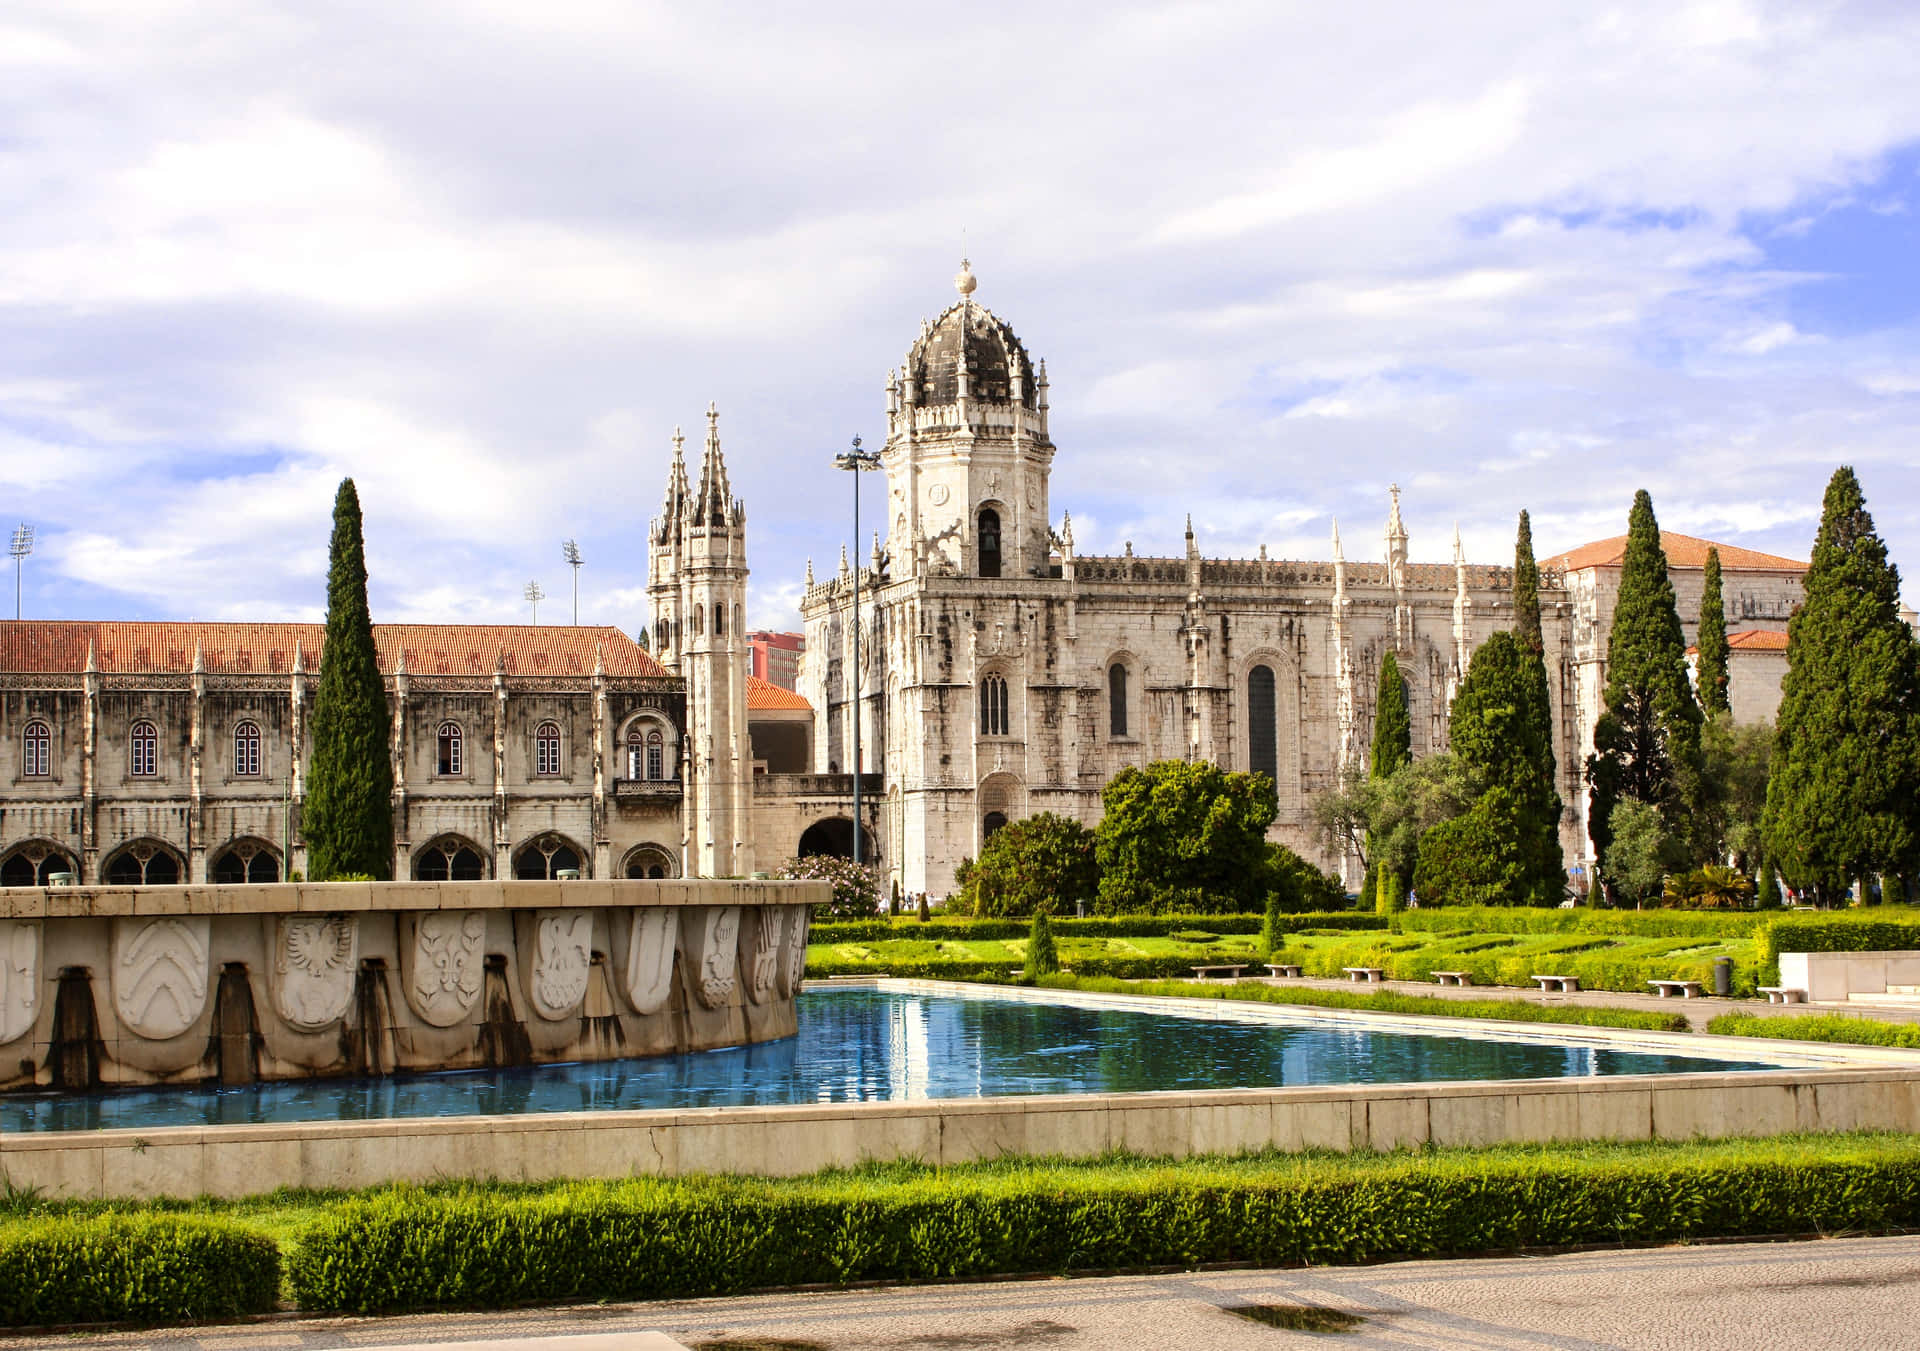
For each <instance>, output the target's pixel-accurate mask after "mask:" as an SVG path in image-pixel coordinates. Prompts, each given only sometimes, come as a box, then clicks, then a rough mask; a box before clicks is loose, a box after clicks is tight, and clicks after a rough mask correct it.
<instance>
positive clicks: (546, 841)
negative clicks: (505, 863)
mask: <svg viewBox="0 0 1920 1351" xmlns="http://www.w3.org/2000/svg"><path fill="white" fill-rule="evenodd" d="M569 871H571V872H575V873H578V872H580V871H581V867H580V853H579V851H578V850H576V849H575V848H574V847H573V846H572V845H570V844H568V843H567V842H566V841H565V840H563V839H561V838H560V837H559V836H558V835H542V836H541V837H540V838H539V839H537V840H535V841H534V842H533V843H532V844H530V845H528V846H527V847H526V848H525V849H522V850H521V851H520V854H519V857H517V858H515V859H514V861H513V875H514V876H515V877H517V878H519V879H521V880H522V881H536V882H537V881H541V880H543V879H550V878H555V877H558V876H559V875H560V874H561V873H563V872H569Z"/></svg>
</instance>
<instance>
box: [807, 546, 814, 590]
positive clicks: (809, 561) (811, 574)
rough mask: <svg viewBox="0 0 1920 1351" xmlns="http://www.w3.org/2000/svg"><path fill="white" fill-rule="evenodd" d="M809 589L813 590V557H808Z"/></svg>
mask: <svg viewBox="0 0 1920 1351" xmlns="http://www.w3.org/2000/svg"><path fill="white" fill-rule="evenodd" d="M807 589H808V590H809V591H811V590H812V589H813V555H812V554H808V555H807Z"/></svg>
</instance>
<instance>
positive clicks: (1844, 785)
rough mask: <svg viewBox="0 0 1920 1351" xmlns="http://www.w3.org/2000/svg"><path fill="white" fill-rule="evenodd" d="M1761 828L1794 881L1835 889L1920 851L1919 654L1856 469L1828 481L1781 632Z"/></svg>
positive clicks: (1910, 862) (1903, 865)
mask: <svg viewBox="0 0 1920 1351" xmlns="http://www.w3.org/2000/svg"><path fill="white" fill-rule="evenodd" d="M1760 830H1761V835H1762V838H1763V839H1764V841H1765V844H1766V852H1767V856H1768V861H1769V862H1770V863H1773V864H1777V865H1778V867H1779V868H1780V871H1781V872H1782V873H1783V874H1785V876H1786V878H1787V880H1788V881H1789V882H1791V883H1793V884H1794V885H1795V886H1802V887H1813V888H1814V889H1816V890H1817V891H1818V892H1820V893H1821V894H1822V895H1823V896H1826V897H1829V898H1830V897H1833V896H1835V895H1838V894H1839V893H1840V892H1841V891H1843V890H1844V889H1845V888H1846V886H1847V885H1848V884H1849V883H1850V882H1852V881H1853V880H1854V879H1857V878H1860V877H1862V876H1863V875H1865V874H1868V873H1876V872H1883V871H1892V872H1903V873H1904V872H1909V871H1910V870H1911V869H1912V868H1913V867H1914V864H1915V861H1916V855H1917V854H1920V653H1917V652H1916V647H1915V643H1914V638H1913V634H1912V632H1911V630H1909V629H1908V628H1907V626H1906V625H1905V624H1904V623H1903V622H1901V619H1900V574H1899V571H1898V570H1897V569H1896V568H1895V567H1894V566H1893V565H1892V564H1891V563H1889V562H1888V561H1887V548H1886V545H1885V544H1883V543H1881V541H1880V537H1879V535H1877V534H1875V533H1874V528H1873V517H1871V516H1870V515H1868V514H1867V509H1866V499H1865V497H1864V496H1863V495H1862V493H1861V491H1860V483H1859V480H1857V479H1856V478H1855V477H1854V474H1853V470H1852V469H1850V468H1846V467H1844V466H1843V467H1842V468H1840V469H1837V470H1835V471H1834V475H1833V478H1832V480H1831V481H1830V482H1829V483H1828V484H1827V495H1826V503H1825V507H1824V510H1823V511H1822V513H1821V518H1820V534H1819V536H1818V538H1817V539H1816V540H1815V541H1814V546H1813V563H1812V565H1811V566H1810V567H1809V568H1808V569H1807V577H1806V602H1805V604H1803V605H1802V606H1801V607H1800V609H1799V611H1798V612H1797V613H1796V614H1795V615H1794V617H1793V620H1792V622H1791V623H1790V624H1789V625H1788V628H1787V675H1786V679H1785V681H1783V682H1782V684H1781V688H1780V713H1779V739H1778V740H1777V742H1776V743H1775V748H1774V753H1773V762H1772V767H1771V773H1770V774H1769V776H1768V780H1767V805H1766V810H1765V811H1764V812H1763V813H1762V815H1761V826H1760Z"/></svg>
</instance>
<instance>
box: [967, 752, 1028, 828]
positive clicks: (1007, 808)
mask: <svg viewBox="0 0 1920 1351" xmlns="http://www.w3.org/2000/svg"><path fill="white" fill-rule="evenodd" d="M974 802H975V806H976V808H977V809H978V811H979V813H980V818H979V823H980V841H979V842H980V843H981V844H984V843H986V840H987V836H989V835H991V834H992V833H993V831H995V830H998V829H1000V828H1001V827H1002V826H1004V825H1006V824H1007V823H1008V822H1011V821H1018V820H1019V819H1020V818H1021V817H1023V816H1025V815H1026V814H1027V788H1026V785H1025V784H1023V783H1022V782H1021V781H1020V778H1019V776H1018V775H1016V774H1010V773H1007V772H1005V771H1004V770H1003V771H1001V772H999V773H995V774H989V775H987V777H986V778H984V779H982V780H980V787H979V788H978V789H977V790H976V791H975V793H974ZM992 818H998V819H997V821H993V823H992V825H991V828H989V821H990V820H992Z"/></svg>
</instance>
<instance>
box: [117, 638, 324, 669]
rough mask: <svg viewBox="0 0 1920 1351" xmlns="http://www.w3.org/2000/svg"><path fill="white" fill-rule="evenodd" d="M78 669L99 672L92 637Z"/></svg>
mask: <svg viewBox="0 0 1920 1351" xmlns="http://www.w3.org/2000/svg"><path fill="white" fill-rule="evenodd" d="M296 651H297V649H296ZM296 669H297V668H296ZM80 670H81V673H82V674H83V675H99V674H100V663H99V662H98V661H96V660H94V656H93V639H91V638H89V639H87V664H86V665H85V666H83V667H81V668H80Z"/></svg>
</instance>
